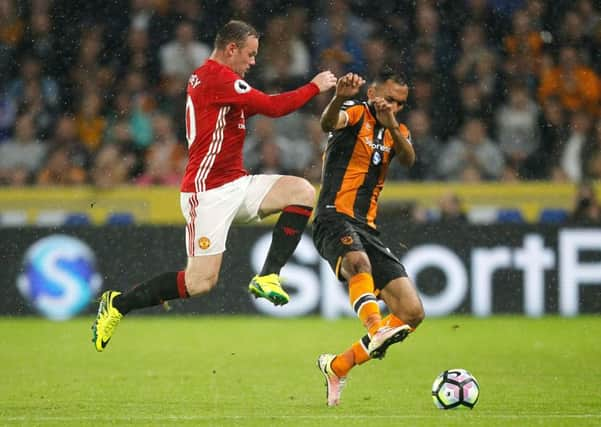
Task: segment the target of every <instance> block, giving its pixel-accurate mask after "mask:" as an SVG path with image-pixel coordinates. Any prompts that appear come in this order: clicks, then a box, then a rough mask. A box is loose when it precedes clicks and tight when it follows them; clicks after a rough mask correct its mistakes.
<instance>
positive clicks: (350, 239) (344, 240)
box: [340, 236, 353, 246]
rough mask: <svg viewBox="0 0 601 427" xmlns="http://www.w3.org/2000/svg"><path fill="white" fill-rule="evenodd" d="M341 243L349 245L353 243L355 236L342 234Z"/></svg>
mask: <svg viewBox="0 0 601 427" xmlns="http://www.w3.org/2000/svg"><path fill="white" fill-rule="evenodd" d="M340 243H342V244H343V245H346V246H349V245H352V244H353V237H352V236H342V237H341V238H340Z"/></svg>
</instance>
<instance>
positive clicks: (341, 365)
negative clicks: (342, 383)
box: [332, 341, 369, 377]
mask: <svg viewBox="0 0 601 427" xmlns="http://www.w3.org/2000/svg"><path fill="white" fill-rule="evenodd" d="M368 360H369V355H368V354H367V350H366V349H365V347H364V346H363V345H362V344H361V341H357V342H356V343H354V344H353V345H352V346H351V348H349V349H348V350H346V351H345V352H344V353H340V354H339V355H338V356H336V358H335V359H334V361H333V362H332V369H333V370H334V373H335V374H336V375H338V376H339V377H346V376H347V375H348V373H349V371H350V370H351V369H352V368H353V367H354V366H356V365H361V364H362V363H365V362H367V361H368Z"/></svg>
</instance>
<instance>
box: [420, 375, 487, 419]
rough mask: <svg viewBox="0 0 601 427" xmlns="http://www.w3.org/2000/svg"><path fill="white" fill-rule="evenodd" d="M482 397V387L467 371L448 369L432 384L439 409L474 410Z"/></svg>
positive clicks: (435, 403) (434, 399) (433, 398)
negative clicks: (463, 408) (462, 408)
mask: <svg viewBox="0 0 601 427" xmlns="http://www.w3.org/2000/svg"><path fill="white" fill-rule="evenodd" d="M479 396H480V386H479V385H478V381H476V378H474V376H473V375H472V374H470V373H469V372H468V371H466V370H465V369H448V370H446V371H444V372H442V373H440V375H438V376H437V377H436V379H435V380H434V383H433V384H432V400H433V401H434V405H436V407H437V408H439V409H454V408H461V407H465V408H470V409H473V408H474V406H475V405H476V403H477V402H478V397H479Z"/></svg>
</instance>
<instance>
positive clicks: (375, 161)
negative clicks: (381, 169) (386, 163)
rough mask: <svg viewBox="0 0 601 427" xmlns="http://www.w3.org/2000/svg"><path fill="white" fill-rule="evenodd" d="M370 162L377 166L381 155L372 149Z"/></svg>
mask: <svg viewBox="0 0 601 427" xmlns="http://www.w3.org/2000/svg"><path fill="white" fill-rule="evenodd" d="M371 162H372V163H373V164H374V166H378V165H379V164H380V163H381V162H382V155H381V154H380V152H379V151H374V155H373V157H372V158H371Z"/></svg>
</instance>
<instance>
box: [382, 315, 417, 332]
mask: <svg viewBox="0 0 601 427" xmlns="http://www.w3.org/2000/svg"><path fill="white" fill-rule="evenodd" d="M382 323H383V324H385V325H386V326H390V327H392V328H398V327H399V326H403V325H405V322H403V321H402V320H401V319H399V318H398V317H396V316H395V315H394V314H389V315H388V316H386V317H385V318H384V319H382ZM414 330H415V328H411V332H413V331H414Z"/></svg>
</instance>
